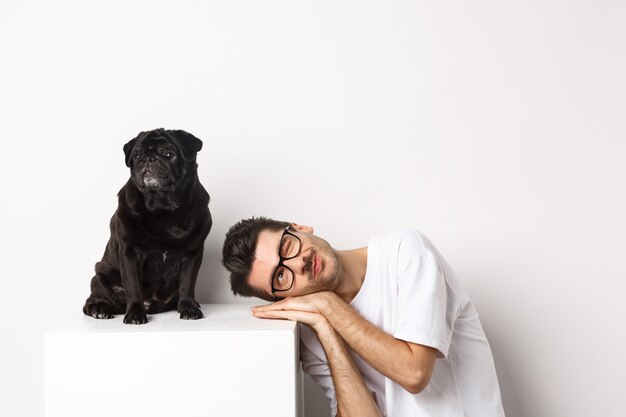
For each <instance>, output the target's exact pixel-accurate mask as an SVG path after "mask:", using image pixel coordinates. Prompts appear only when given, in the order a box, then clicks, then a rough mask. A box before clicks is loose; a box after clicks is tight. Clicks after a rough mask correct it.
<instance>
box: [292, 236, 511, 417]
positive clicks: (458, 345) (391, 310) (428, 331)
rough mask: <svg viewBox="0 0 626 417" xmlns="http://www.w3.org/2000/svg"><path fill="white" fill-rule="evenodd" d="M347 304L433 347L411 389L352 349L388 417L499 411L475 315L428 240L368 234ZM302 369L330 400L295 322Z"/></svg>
mask: <svg viewBox="0 0 626 417" xmlns="http://www.w3.org/2000/svg"><path fill="white" fill-rule="evenodd" d="M350 305H351V306H352V307H353V308H354V309H355V310H356V311H358V312H359V314H361V316H363V317H364V318H365V319H366V320H368V321H369V322H371V323H373V324H374V325H376V326H378V327H379V328H380V329H382V330H384V331H385V332H387V333H389V334H391V335H393V336H394V337H395V338H397V339H401V340H405V341H407V342H412V343H419V344H421V345H426V346H431V347H434V348H436V349H437V350H438V351H439V352H438V359H437V361H436V362H435V368H434V371H433V374H432V377H431V380H430V383H429V384H428V386H427V387H426V388H425V389H424V390H423V391H422V392H420V393H419V394H415V395H414V394H411V393H409V392H408V391H406V390H405V389H404V388H402V387H401V386H400V385H398V384H397V383H395V382H394V381H392V380H391V379H389V378H387V377H385V376H384V375H383V374H381V373H380V372H378V371H376V370H375V369H374V368H372V367H371V366H370V365H368V364H367V363H366V362H365V361H364V360H363V359H361V357H360V356H358V355H357V354H355V353H354V352H351V353H352V357H353V359H354V362H355V363H356V365H357V367H358V368H359V370H360V371H361V374H362V375H363V377H364V380H365V383H366V384H367V386H368V388H369V389H370V391H371V392H372V394H373V396H374V398H375V400H376V403H377V404H378V406H379V407H380V409H381V410H382V412H383V414H384V415H385V416H388V417H409V416H415V417H496V416H497V417H502V416H504V410H503V409H502V401H501V399H500V388H499V386H498V379H497V376H496V370H495V367H494V363H493V358H492V355H491V350H490V348H489V343H488V342H487V338H486V337H485V333H484V332H483V329H482V326H481V324H480V320H479V319H478V313H477V312H476V309H475V308H474V305H473V304H472V302H471V301H470V300H469V298H468V297H467V295H466V294H465V293H464V292H463V290H462V288H461V286H460V285H459V283H458V281H457V279H456V277H455V276H454V273H453V272H452V270H451V269H450V267H449V266H448V264H447V263H446V261H445V260H444V259H443V257H442V256H441V255H440V254H439V252H438V251H437V249H436V248H435V247H434V246H433V244H432V243H431V242H430V241H429V240H428V239H427V238H426V237H425V236H424V235H422V234H420V233H419V232H417V231H415V230H406V231H401V232H398V233H393V234H389V235H385V236H379V237H375V238H372V239H370V242H369V245H368V250H367V271H366V274H365V280H364V282H363V286H362V287H361V289H360V290H359V293H358V294H357V295H356V297H355V298H354V300H352V302H351V303H350ZM300 354H301V360H302V367H303V369H304V371H305V372H306V373H308V374H309V375H311V377H312V378H313V379H314V380H315V381H316V382H317V383H318V384H319V385H320V386H321V387H322V388H323V389H324V390H325V392H326V396H327V397H328V398H329V399H330V401H331V410H332V413H333V415H335V414H336V413H337V400H336V396H335V390H334V386H333V381H332V378H331V375H330V368H329V366H328V361H327V359H326V355H325V353H324V349H323V348H322V346H321V344H320V342H319V339H318V338H317V335H316V334H315V332H314V331H313V330H311V329H310V328H309V327H307V326H300Z"/></svg>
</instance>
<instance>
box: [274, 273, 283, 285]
mask: <svg viewBox="0 0 626 417" xmlns="http://www.w3.org/2000/svg"><path fill="white" fill-rule="evenodd" d="M284 277H285V276H284V274H283V271H280V272H279V273H278V275H276V278H278V283H279V284H282V283H283V278H284Z"/></svg>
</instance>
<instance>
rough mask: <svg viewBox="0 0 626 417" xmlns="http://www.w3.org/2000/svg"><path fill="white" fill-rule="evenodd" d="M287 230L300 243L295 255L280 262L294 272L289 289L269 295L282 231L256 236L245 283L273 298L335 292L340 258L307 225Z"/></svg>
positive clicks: (266, 232) (295, 226)
mask: <svg viewBox="0 0 626 417" xmlns="http://www.w3.org/2000/svg"><path fill="white" fill-rule="evenodd" d="M289 231H290V233H293V234H294V235H296V236H297V237H298V238H299V239H300V242H301V247H300V252H299V253H298V255H297V256H296V257H294V258H292V259H287V260H285V261H283V265H285V266H286V267H288V268H289V269H291V271H293V275H294V278H293V286H292V287H291V289H289V290H288V291H277V292H276V293H275V294H272V274H273V272H274V270H275V269H276V266H277V265H278V262H279V256H278V247H279V245H280V241H281V237H282V236H283V231H282V230H279V231H271V230H264V231H262V232H261V233H259V237H258V240H257V245H256V252H255V259H254V261H253V262H252V269H251V271H250V275H249V276H248V284H249V285H250V286H251V287H254V288H256V289H259V290H261V291H263V292H265V293H267V294H269V295H270V296H273V295H275V296H276V297H293V296H298V295H305V294H311V293H314V292H318V291H326V290H330V291H332V290H333V289H335V288H336V286H337V284H338V279H337V278H338V276H339V259H338V258H337V255H336V254H335V252H334V251H333V249H332V248H331V247H330V245H329V244H328V242H327V241H325V240H324V239H321V238H319V237H317V236H315V235H313V234H312V233H313V229H312V228H310V227H308V226H300V225H292V227H291V228H290V229H289Z"/></svg>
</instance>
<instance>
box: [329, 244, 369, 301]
mask: <svg viewBox="0 0 626 417" xmlns="http://www.w3.org/2000/svg"><path fill="white" fill-rule="evenodd" d="M335 253H336V254H337V257H338V258H339V265H340V268H341V269H340V271H339V274H340V278H341V279H340V281H339V285H338V286H337V288H335V293H336V294H337V295H338V296H339V297H341V298H342V299H343V300H344V301H345V302H346V303H350V302H351V301H352V300H353V299H354V297H356V295H357V294H358V292H359V290H360V289H361V286H363V281H364V280H365V272H366V270H367V246H365V247H363V248H358V249H352V250H342V251H335Z"/></svg>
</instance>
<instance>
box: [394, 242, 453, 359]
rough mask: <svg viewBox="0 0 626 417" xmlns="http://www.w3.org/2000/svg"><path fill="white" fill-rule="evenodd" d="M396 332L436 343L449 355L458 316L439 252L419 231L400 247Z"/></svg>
mask: <svg viewBox="0 0 626 417" xmlns="http://www.w3.org/2000/svg"><path fill="white" fill-rule="evenodd" d="M397 300H398V301H397V312H396V326H395V330H394V333H393V336H394V337H395V338H397V339H401V340H404V341H407V342H412V343H418V344H421V345H426V346H430V347H433V348H435V349H437V350H438V351H439V355H438V356H439V357H445V356H447V355H448V348H449V347H450V340H451V338H452V329H453V326H454V320H455V318H456V313H455V312H456V307H455V306H454V305H452V304H453V303H454V302H455V301H454V299H453V297H451V296H450V293H449V289H448V287H447V285H446V279H445V272H444V268H443V267H442V265H441V262H440V261H439V258H438V256H437V253H436V252H435V251H434V250H432V249H430V248H429V247H427V246H426V245H424V242H423V241H422V240H421V239H420V237H419V235H418V234H417V233H410V234H407V235H406V236H405V237H404V238H403V239H402V241H401V243H400V246H399V250H398V298H397Z"/></svg>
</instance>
